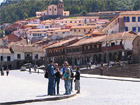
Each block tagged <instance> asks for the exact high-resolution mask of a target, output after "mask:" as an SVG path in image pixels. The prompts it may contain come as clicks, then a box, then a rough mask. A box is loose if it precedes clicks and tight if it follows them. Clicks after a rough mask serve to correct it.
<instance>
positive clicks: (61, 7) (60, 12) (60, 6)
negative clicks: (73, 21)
mask: <svg viewBox="0 0 140 105" xmlns="http://www.w3.org/2000/svg"><path fill="white" fill-rule="evenodd" d="M63 11H64V2H63V0H60V1H59V2H58V5H57V14H58V15H60V16H63Z"/></svg>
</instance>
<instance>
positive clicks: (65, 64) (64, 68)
mask: <svg viewBox="0 0 140 105" xmlns="http://www.w3.org/2000/svg"><path fill="white" fill-rule="evenodd" d="M67 64H68V65H69V63H68V62H67V61H65V62H64V65H63V67H62V69H61V72H62V74H63V75H64V74H65V70H66V66H67ZM69 69H70V72H71V81H70V83H71V84H70V85H71V86H70V90H71V91H72V88H73V70H72V67H70V66H69Z"/></svg>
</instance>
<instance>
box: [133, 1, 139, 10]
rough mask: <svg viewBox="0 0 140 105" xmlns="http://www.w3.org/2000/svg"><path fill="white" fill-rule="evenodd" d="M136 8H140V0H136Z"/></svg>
mask: <svg viewBox="0 0 140 105" xmlns="http://www.w3.org/2000/svg"><path fill="white" fill-rule="evenodd" d="M134 10H140V1H139V0H137V1H135V3H134Z"/></svg>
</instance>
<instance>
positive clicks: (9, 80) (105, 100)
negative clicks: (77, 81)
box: [0, 71, 140, 105]
mask: <svg viewBox="0 0 140 105" xmlns="http://www.w3.org/2000/svg"><path fill="white" fill-rule="evenodd" d="M43 76H44V75H43V74H38V73H32V74H29V73H28V72H20V71H10V75H9V76H8V77H7V76H0V84H1V85H0V90H1V92H0V102H9V101H16V100H25V99H35V98H39V97H43V96H44V95H46V94H47V79H45V78H44V77H43ZM60 88H61V90H60V93H61V94H63V93H64V84H63V81H61V83H60ZM139 91H140V83H139V82H129V81H116V80H106V79H94V78H81V93H80V94H78V95H77V96H75V97H73V98H69V99H65V100H58V101H46V102H36V103H28V104H25V105H140V101H139V99H140V94H139Z"/></svg>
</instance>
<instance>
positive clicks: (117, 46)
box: [102, 45, 124, 51]
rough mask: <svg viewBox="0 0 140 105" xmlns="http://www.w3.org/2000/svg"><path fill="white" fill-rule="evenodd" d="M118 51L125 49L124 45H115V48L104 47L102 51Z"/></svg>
mask: <svg viewBox="0 0 140 105" xmlns="http://www.w3.org/2000/svg"><path fill="white" fill-rule="evenodd" d="M118 49H124V47H123V45H115V46H109V47H107V48H106V47H102V51H106V50H108V51H112V50H118Z"/></svg>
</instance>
